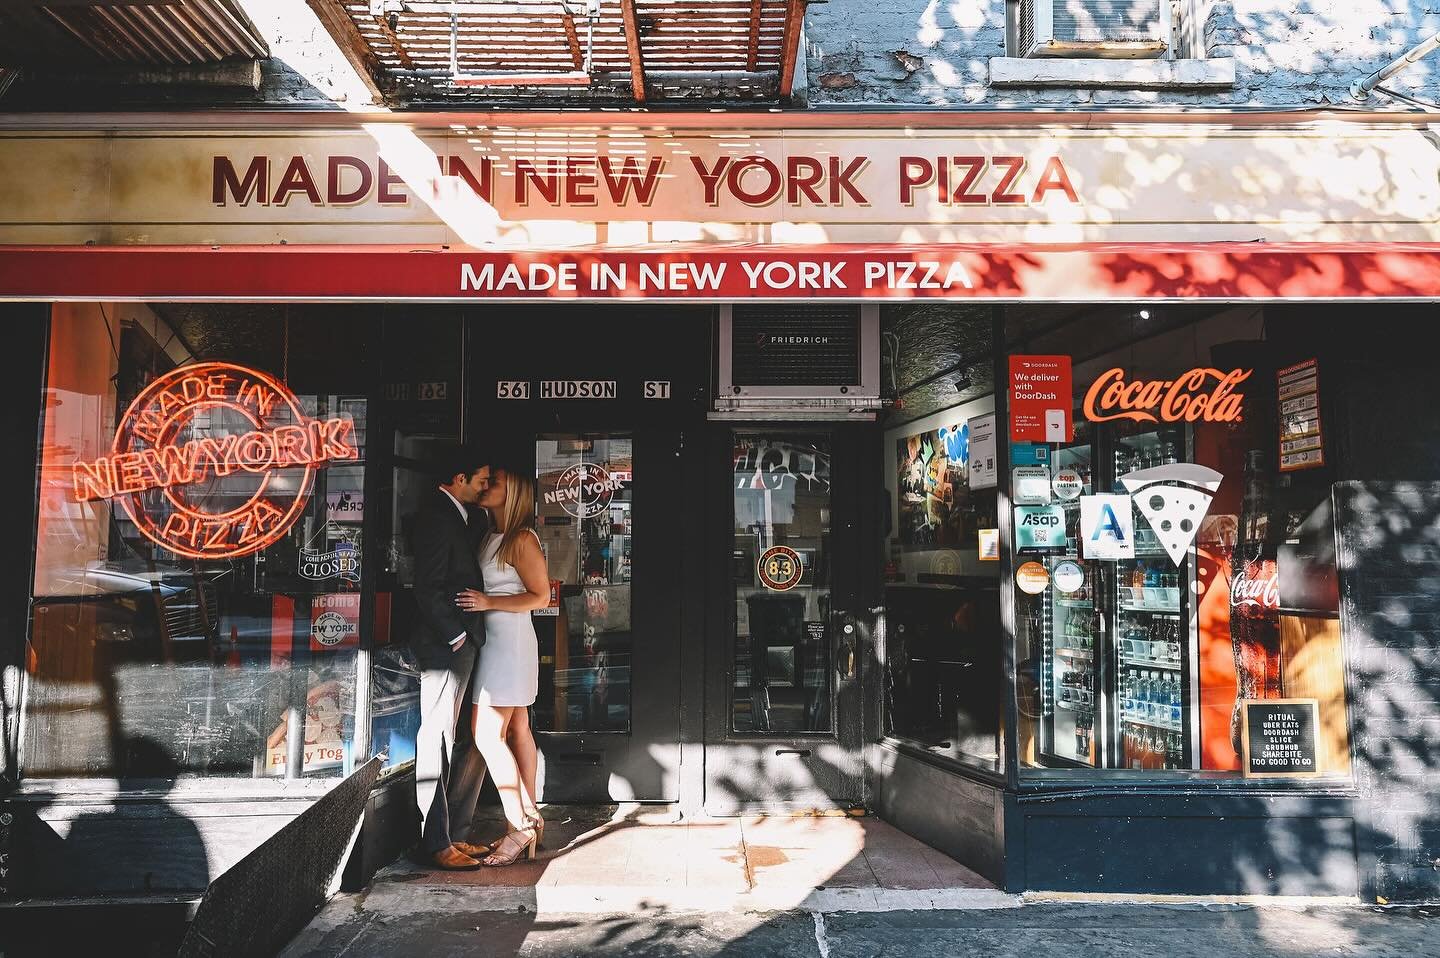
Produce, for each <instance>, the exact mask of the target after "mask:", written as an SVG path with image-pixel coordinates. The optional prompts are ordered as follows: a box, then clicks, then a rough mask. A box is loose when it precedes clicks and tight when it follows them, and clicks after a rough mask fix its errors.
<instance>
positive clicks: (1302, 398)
mask: <svg viewBox="0 0 1440 958" xmlns="http://www.w3.org/2000/svg"><path fill="white" fill-rule="evenodd" d="M1275 378H1276V385H1277V388H1278V391H1279V392H1278V395H1279V400H1280V471H1281V472H1294V471H1295V470H1297V469H1313V468H1315V467H1316V466H1323V465H1324V464H1325V450H1324V443H1323V442H1322V441H1321V438H1320V370H1319V364H1318V363H1317V362H1316V361H1315V360H1313V359H1307V360H1305V361H1304V362H1303V363H1296V364H1295V365H1293V366H1286V367H1285V368H1284V369H1282V370H1280V371H1279V372H1277V373H1276V374H1275Z"/></svg>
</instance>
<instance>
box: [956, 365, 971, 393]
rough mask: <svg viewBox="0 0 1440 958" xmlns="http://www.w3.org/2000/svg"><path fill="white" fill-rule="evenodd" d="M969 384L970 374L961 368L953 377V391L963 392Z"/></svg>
mask: <svg viewBox="0 0 1440 958" xmlns="http://www.w3.org/2000/svg"><path fill="white" fill-rule="evenodd" d="M971 385H972V384H971V382H970V374H969V373H967V372H965V371H964V370H961V372H960V375H959V376H956V377H955V391H956V392H957V393H963V392H964V391H965V390H967V389H969V388H970V386H971Z"/></svg>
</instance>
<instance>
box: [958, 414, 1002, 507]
mask: <svg viewBox="0 0 1440 958" xmlns="http://www.w3.org/2000/svg"><path fill="white" fill-rule="evenodd" d="M965 424H966V425H967V426H969V427H970V488H971V489H972V490H975V489H994V488H995V487H996V486H998V485H999V484H1000V472H999V469H998V468H997V467H996V464H995V414H994V413H993V412H992V413H990V414H989V415H986V416H976V417H975V418H974V419H969V420H967V421H966V423H965Z"/></svg>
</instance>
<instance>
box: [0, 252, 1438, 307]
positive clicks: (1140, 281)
mask: <svg viewBox="0 0 1440 958" xmlns="http://www.w3.org/2000/svg"><path fill="white" fill-rule="evenodd" d="M1437 298H1440V243H1414V244H1400V243H1352V244H1324V243H1283V244H1282V243H1266V244H1258V243H1195V244H1145V243H1110V244H1075V245H966V244H946V245H925V246H907V245H894V246H864V245H843V244H826V245H814V246H808V247H797V246H784V247H779V246H761V245H719V244H680V243H677V244H667V245H663V246H648V247H632V248H613V247H612V248H598V247H592V248H578V249H568V250H544V251H514V250H512V251H503V252H501V251H487V250H478V249H477V250H462V249H455V248H428V249H427V248H415V247H396V246H313V247H311V246H229V247H218V248H213V249H209V248H196V247H173V246H148V247H101V246H90V247H73V246H72V247H56V246H48V247H47V246H10V247H0V299H9V300H58V299H78V300H102V299H136V300H171V301H205V300H256V301H291V300H328V301H367V300H373V301H394V300H431V301H468V300H480V299H483V300H490V301H494V300H508V301H572V302H573V301H612V300H656V301H663V300H669V301H676V300H682V301H692V302H706V301H733V300H742V299H769V300H788V299H805V300H814V299H834V300H842V299H850V300H858V299H894V300H905V299H954V300H967V299H968V300H978V301H1024V302H1086V301H1089V302H1158V301H1189V300H1209V301H1237V300H1251V301H1321V300H1362V299H1363V300H1370V299H1390V300H1429V299H1437Z"/></svg>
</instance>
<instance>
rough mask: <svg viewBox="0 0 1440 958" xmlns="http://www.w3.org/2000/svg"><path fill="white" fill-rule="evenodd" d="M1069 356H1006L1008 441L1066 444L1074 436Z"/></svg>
mask: <svg viewBox="0 0 1440 958" xmlns="http://www.w3.org/2000/svg"><path fill="white" fill-rule="evenodd" d="M1072 392H1073V389H1072V384H1071V377H1070V357H1069V356H1011V357H1010V439H1011V440H1012V441H1014V442H1060V443H1068V442H1070V441H1071V440H1072V439H1073V437H1074V432H1073V430H1072V427H1071V421H1070V411H1071V407H1072V406H1073V405H1074V400H1073V399H1072Z"/></svg>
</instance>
